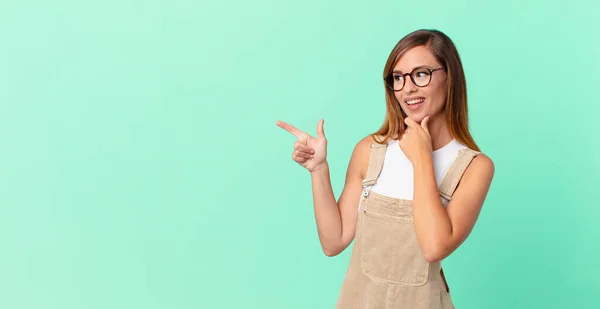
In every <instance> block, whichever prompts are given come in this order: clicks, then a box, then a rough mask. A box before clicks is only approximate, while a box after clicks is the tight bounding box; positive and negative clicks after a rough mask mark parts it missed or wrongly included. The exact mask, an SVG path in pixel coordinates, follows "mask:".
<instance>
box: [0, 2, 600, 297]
mask: <svg viewBox="0 0 600 309" xmlns="http://www.w3.org/2000/svg"><path fill="white" fill-rule="evenodd" d="M599 11H600V5H599V4H598V2H597V1H591V0H590V1H569V2H567V1H541V0H537V1H496V2H489V3H485V4H484V3H482V2H481V1H440V0H436V1H426V2H422V1H421V2H419V1H410V2H409V1H380V2H367V1H355V2H348V1H338V0H335V1H315V0H307V1H275V0H259V1H252V2H248V1H226V2H218V1H209V2H198V1H191V0H188V1H184V0H173V1H131V0H130V1H123V0H119V1H116V0H105V1H85V2H82V1H66V0H56V1H6V0H4V1H1V2H0V44H1V48H0V140H1V142H2V148H1V151H0V248H1V253H0V308H7V309H13V308H15V309H17V308H24V309H25V308H26V309H33V308H44V309H45V308H60V309H81V308H86V309H100V308H102V309H107V308H128V309H134V308H144V309H152V308H169V309H171V308H290V309H291V308H333V307H334V304H335V301H336V298H337V294H338V291H339V288H340V285H341V282H342V280H343V275H344V272H345V269H346V265H347V262H348V259H349V256H350V255H349V253H350V249H348V250H347V251H345V252H344V253H343V254H341V255H339V256H337V257H334V258H327V257H325V255H324V254H323V253H322V252H321V250H320V247H319V243H318V239H317V234H316V229H315V224H314V216H313V210H312V196H311V191H310V189H311V188H310V177H309V175H308V173H307V172H306V171H305V170H303V169H302V168H301V167H299V166H297V165H296V164H295V163H294V162H293V161H292V160H291V152H292V147H293V143H294V138H293V136H292V135H290V134H289V133H287V132H285V131H284V130H282V129H280V128H278V127H277V126H276V125H275V121H276V120H278V119H281V120H284V121H288V122H290V123H292V124H293V125H295V126H297V127H298V128H300V129H303V130H306V131H308V132H309V133H311V134H315V126H316V124H317V121H318V120H319V119H320V118H324V119H325V134H326V136H327V138H328V140H329V148H328V150H329V157H328V158H329V162H330V166H331V170H332V185H333V188H334V191H335V192H336V196H339V193H340V192H341V189H342V185H343V180H344V176H345V168H346V166H347V164H348V160H349V158H350V155H351V152H352V149H353V147H354V145H355V144H356V142H357V141H358V140H359V139H361V138H362V137H364V136H366V135H367V134H369V133H371V132H373V131H374V130H376V129H377V128H378V127H379V126H380V124H381V122H382V121H383V116H384V111H385V107H384V92H383V85H382V81H381V74H382V69H383V66H384V63H385V61H386V58H387V56H388V54H389V52H390V51H391V49H392V48H393V46H394V45H395V44H396V42H397V41H398V40H399V39H400V38H401V37H403V36H404V35H406V34H408V33H409V32H411V31H413V30H416V29H419V28H436V29H440V30H442V31H444V32H445V33H446V34H448V35H449V36H450V37H451V38H452V39H453V40H454V42H455V43H456V45H457V47H458V49H459V52H460V54H461V57H462V59H463V63H464V66H465V70H466V76H467V84H468V89H469V108H470V119H471V128H472V131H473V135H474V137H475V139H476V141H477V142H478V144H479V145H480V146H481V148H482V149H483V151H484V152H485V153H486V154H487V155H489V156H490V157H491V158H492V159H493V160H494V162H495V164H496V176H495V178H494V182H493V185H492V188H491V190H490V193H489V195H488V199H487V201H486V203H485V206H484V209H483V212H482V214H481V217H480V220H479V221H478V223H477V225H476V227H475V229H474V231H473V233H472V235H471V236H470V238H469V239H468V240H467V241H466V242H465V243H464V245H463V246H462V247H460V248H459V249H458V250H457V251H456V252H455V254H453V255H452V256H451V257H449V258H448V259H447V260H445V262H444V267H445V270H446V275H447V279H448V281H449V284H450V286H451V291H452V294H453V299H454V302H455V305H456V306H457V308H460V309H467V308H488V309H494V308H511V309H517V308H524V309H525V308H526V309H530V308H561V309H562V308H597V306H598V303H600V293H598V291H599V289H600V279H599V278H600V266H599V264H598V256H599V254H600V247H599V246H598V235H600V227H599V225H598V217H599V215H600V208H599V206H600V203H599V202H598V195H597V192H598V185H600V177H599V176H598V175H599V173H600V163H598V156H599V155H600V147H599V144H598V132H599V131H600V125H599V124H598V122H597V115H598V112H599V111H600V108H599V107H598V95H597V90H598V83H599V82H600V76H599V75H600V73H598V72H600V63H599V60H598V55H600V43H599V41H598V33H599V31H600V23H599V22H598V19H597V14H598V12H599Z"/></svg>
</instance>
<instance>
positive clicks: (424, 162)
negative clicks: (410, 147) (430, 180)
mask: <svg viewBox="0 0 600 309" xmlns="http://www.w3.org/2000/svg"><path fill="white" fill-rule="evenodd" d="M412 165H413V169H414V170H415V171H417V170H427V169H430V168H433V158H432V156H431V154H425V155H421V156H419V157H418V159H417V160H415V161H414V162H412Z"/></svg>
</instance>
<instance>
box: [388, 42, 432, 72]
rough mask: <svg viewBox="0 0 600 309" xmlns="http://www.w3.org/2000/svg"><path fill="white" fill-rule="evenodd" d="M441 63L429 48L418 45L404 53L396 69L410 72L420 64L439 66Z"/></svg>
mask: <svg viewBox="0 0 600 309" xmlns="http://www.w3.org/2000/svg"><path fill="white" fill-rule="evenodd" d="M439 65H440V64H439V63H438V61H437V60H436V59H435V56H434V55H433V54H432V53H431V51H430V50H429V48H427V47H425V46H416V47H413V48H411V49H409V50H407V51H406V52H405V53H404V55H402V57H401V58H400V59H399V60H398V62H397V63H396V65H395V66H394V71H401V72H410V71H412V69H414V68H416V67H418V66H428V67H438V66H439Z"/></svg>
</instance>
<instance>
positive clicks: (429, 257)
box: [423, 252, 443, 263]
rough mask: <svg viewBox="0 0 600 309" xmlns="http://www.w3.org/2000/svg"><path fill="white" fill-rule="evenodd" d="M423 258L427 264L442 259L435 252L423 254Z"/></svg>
mask: <svg viewBox="0 0 600 309" xmlns="http://www.w3.org/2000/svg"><path fill="white" fill-rule="evenodd" d="M423 256H424V257H425V261H427V262H429V263H435V262H439V261H441V260H442V259H443V256H442V255H441V254H439V253H436V252H427V253H426V252H424V253H423Z"/></svg>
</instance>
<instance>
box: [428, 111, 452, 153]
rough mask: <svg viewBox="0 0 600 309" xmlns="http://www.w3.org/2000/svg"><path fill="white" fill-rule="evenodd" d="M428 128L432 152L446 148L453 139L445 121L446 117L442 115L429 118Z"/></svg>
mask: <svg viewBox="0 0 600 309" xmlns="http://www.w3.org/2000/svg"><path fill="white" fill-rule="evenodd" d="M428 127H429V134H430V135H431V147H432V149H433V151H436V150H438V149H440V148H442V147H444V146H446V145H447V144H448V143H450V141H452V139H453V137H452V134H450V130H449V129H448V122H447V121H446V115H445V114H444V113H441V114H438V115H437V116H435V117H432V118H430V119H429V123H428Z"/></svg>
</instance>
